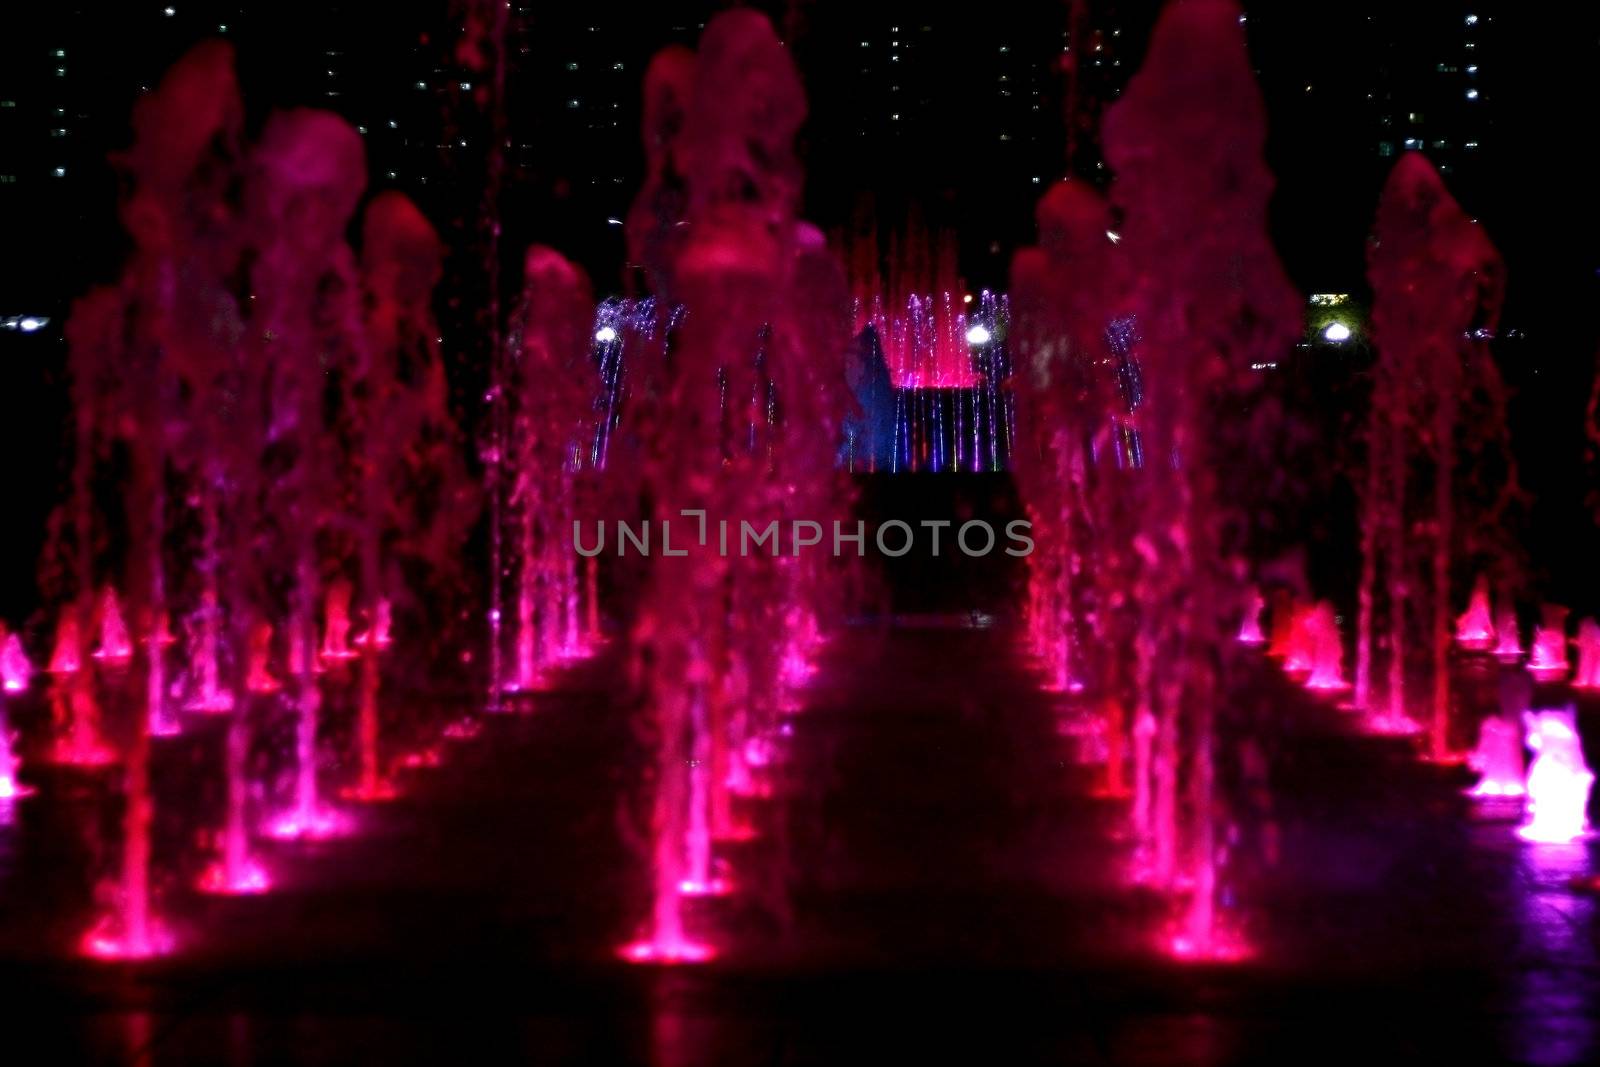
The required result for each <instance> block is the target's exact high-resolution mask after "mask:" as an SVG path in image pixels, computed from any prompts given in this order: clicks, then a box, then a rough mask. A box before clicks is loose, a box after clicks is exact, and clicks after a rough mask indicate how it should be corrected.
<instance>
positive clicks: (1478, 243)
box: [1355, 152, 1516, 760]
mask: <svg viewBox="0 0 1600 1067" xmlns="http://www.w3.org/2000/svg"><path fill="white" fill-rule="evenodd" d="M1370 249H1371V251H1370V254H1369V257H1368V266H1367V274H1368V278H1369V280H1370V282H1371V284H1372V290H1373V293H1374V299H1373V308H1372V335H1373V339H1374V341H1375V342H1376V345H1377V349H1378V355H1379V359H1378V365H1377V367H1376V368H1375V370H1374V385H1373V394H1372V403H1371V408H1370V412H1369V416H1368V428H1367V461H1366V466H1367V469H1366V481H1365V486H1364V489H1363V493H1362V518H1361V552H1362V570H1361V584H1360V590H1359V603H1360V609H1361V610H1360V617H1359V620H1358V635H1357V648H1358V652H1357V659H1358V663H1357V668H1358V669H1357V683H1358V684H1357V690H1356V694H1355V700H1356V704H1357V706H1359V707H1361V708H1363V709H1365V710H1367V711H1368V712H1376V711H1378V709H1377V708H1376V706H1375V700H1374V697H1373V694H1372V686H1371V682H1370V677H1371V670H1370V665H1371V663H1372V661H1373V650H1374V644H1375V642H1376V641H1377V636H1376V629H1377V617H1378V612H1379V608H1380V606H1381V605H1380V601H1379V594H1380V589H1379V585H1378V577H1379V570H1380V564H1381V565H1382V568H1383V569H1384V579H1385V584H1384V586H1383V588H1382V590H1381V593H1382V596H1383V599H1384V600H1386V601H1387V607H1388V615H1387V627H1386V634H1385V636H1386V641H1385V642H1384V643H1385V644H1386V645H1387V648H1388V653H1389V656H1388V659H1389V662H1388V682H1387V687H1386V688H1387V690H1388V692H1387V694H1386V695H1387V711H1386V712H1384V713H1381V714H1379V715H1376V716H1375V717H1374V718H1375V719H1380V720H1383V721H1387V722H1390V723H1395V724H1398V723H1401V722H1403V721H1404V720H1406V719H1407V718H1409V716H1408V714H1407V711H1408V702H1407V696H1406V681H1407V659H1408V656H1409V655H1410V650H1411V648H1412V647H1413V642H1415V643H1416V645H1417V646H1419V647H1420V649H1421V650H1422V651H1423V652H1425V654H1426V657H1427V663H1428V671H1427V680H1428V683H1429V685H1428V689H1429V693H1428V707H1429V710H1430V714H1429V716H1428V720H1427V721H1428V731H1429V750H1430V755H1431V756H1432V758H1434V759H1436V760H1443V759H1445V758H1446V757H1447V756H1448V754H1449V737H1450V713H1451V699H1450V664H1449V651H1450V645H1451V638H1452V637H1453V636H1454V634H1453V630H1454V626H1453V623H1454V619H1453V616H1452V614H1451V603H1452V601H1453V599H1454V596H1455V593H1454V590H1453V588H1452V585H1451V575H1452V573H1453V571H1454V570H1455V563H1456V562H1457V557H1458V555H1459V554H1460V553H1461V552H1462V548H1461V546H1462V545H1463V544H1467V545H1481V546H1486V547H1487V548H1489V549H1491V550H1492V549H1494V548H1496V547H1498V546H1503V545H1505V543H1506V536H1505V534H1504V532H1503V528H1504V526H1505V511H1506V509H1507V507H1508V506H1509V505H1510V503H1511V502H1512V501H1513V500H1514V499H1515V498H1516V473H1515V471H1516V468H1515V464H1514V463H1513V462H1512V461H1511V458H1510V454H1509V447H1508V443H1507V430H1506V421H1505V410H1506V393H1505V387H1504V385H1503V383H1502V382H1501V380H1500V375H1499V371H1498V369H1497V368H1496V366H1495V364H1494V360H1493V359H1492V358H1491V357H1490V355H1489V352H1488V348H1487V344H1486V340H1487V338H1488V337H1489V336H1490V335H1491V334H1492V332H1493V330H1494V326H1495V322H1496V319H1497V318H1498V315H1499V310H1500V303H1501V296H1502V293H1503V289H1504V270H1503V268H1502V265H1501V262H1500V257H1499V254H1498V253H1497V252H1496V251H1495V249H1494V246H1493V245H1492V244H1491V243H1490V242H1489V239H1488V237H1487V236H1486V235H1485V234H1484V232H1483V229H1482V228H1481V227H1480V226H1478V224H1477V223H1476V222H1475V221H1474V220H1473V219H1471V218H1469V217H1468V216H1467V214H1466V213H1465V212H1464V211H1462V210H1461V208H1460V206H1459V205H1458V204H1457V203H1456V202H1455V200H1454V199H1453V198H1452V197H1451V196H1450V193H1449V191H1448V190H1447V189H1446V188H1445V186H1444V182H1443V181H1442V180H1441V179H1440V178H1439V175H1438V173H1437V172H1436V171H1435V170H1434V168H1433V167H1432V165H1431V164H1429V163H1428V161H1427V160H1426V159H1425V158H1424V157H1423V156H1422V155H1421V154H1419V153H1416V152H1408V153H1406V154H1404V155H1403V156H1401V158H1400V159H1399V161H1398V162H1397V163H1396V164H1395V166H1394V169H1393V170H1392V171H1391V172H1390V174H1389V178H1388V180H1387V182H1386V183H1385V185H1384V190H1383V194H1382V196H1381V198H1380V200H1379V203H1378V215H1377V220H1376V222H1375V224H1374V227H1373V239H1372V243H1371V245H1370ZM1458 484H1460V485H1463V486H1466V487H1469V488H1471V490H1472V493H1471V494H1467V493H1463V492H1458V490H1457V487H1458ZM1430 490H1431V491H1430ZM1430 497H1431V499H1429V498H1430ZM1480 501H1487V503H1486V504H1484V503H1480ZM1469 505H1470V506H1469ZM1418 528H1425V529H1427V530H1428V531H1429V537H1428V538H1427V539H1426V540H1419V539H1417V538H1415V537H1414V536H1413V533H1414V531H1415V530H1416V529H1418ZM1424 548H1426V549H1427V550H1428V551H1427V555H1423V554H1422V553H1423V549H1424ZM1510 557H1511V551H1510V549H1509V548H1507V549H1506V550H1505V551H1501V552H1497V553H1496V555H1495V557H1494V558H1495V559H1496V560H1502V561H1503V560H1505V559H1509V558H1510ZM1419 577H1420V580H1419Z"/></svg>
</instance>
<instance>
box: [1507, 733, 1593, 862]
mask: <svg viewBox="0 0 1600 1067" xmlns="http://www.w3.org/2000/svg"><path fill="white" fill-rule="evenodd" d="M1523 721H1524V723H1525V724H1526V726H1527V742H1528V747H1529V748H1530V749H1532V750H1533V752H1534V757H1533V763H1532V764H1531V765H1530V766H1529V767H1528V780H1527V783H1526V789H1527V821H1526V822H1524V823H1523V825H1522V826H1521V827H1520V828H1519V829H1518V830H1517V836H1519V837H1521V838H1522V839H1523V840H1524V841H1528V842H1531V843H1534V844H1550V845H1563V844H1569V843H1571V842H1573V841H1577V840H1580V839H1581V838H1583V837H1584V836H1585V835H1586V834H1587V833H1588V829H1589V816H1588V809H1589V790H1590V788H1591V787H1592V786H1593V785H1594V774H1593V773H1592V772H1591V771H1590V770H1589V765H1588V764H1587V763H1586V762H1585V761H1584V758H1583V745H1582V742H1581V741H1580V739H1579V737H1578V723H1577V712H1576V711H1575V710H1574V709H1573V708H1571V707H1567V708H1564V709H1561V710H1539V711H1530V712H1526V713H1525V714H1524V715H1523Z"/></svg>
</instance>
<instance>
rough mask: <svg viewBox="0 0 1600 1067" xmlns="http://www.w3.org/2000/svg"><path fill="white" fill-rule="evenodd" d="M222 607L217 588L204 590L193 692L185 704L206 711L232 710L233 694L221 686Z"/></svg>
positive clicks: (218, 713)
mask: <svg viewBox="0 0 1600 1067" xmlns="http://www.w3.org/2000/svg"><path fill="white" fill-rule="evenodd" d="M221 614H222V607H221V605H220V604H219V603H218V602H217V594H216V591H215V590H214V589H207V590H206V591H205V592H204V593H202V594H201V599H200V610H199V618H198V620H197V621H198V623H199V625H198V627H197V629H198V634H197V637H196V640H195V642H194V652H193V654H192V656H191V662H192V663H193V686H194V688H193V692H192V695H191V696H190V697H189V700H188V702H187V703H186V704H184V707H185V708H186V709H187V710H189V711H194V712H199V713H201V714H205V715H223V714H226V713H227V712H230V711H232V710H233V694H232V693H230V692H228V691H227V690H226V689H224V688H223V686H222V678H221V673H220V671H219V669H218V665H217V653H218V645H219V644H220V641H221V633H220V631H221V628H222V627H221V618H220V616H221Z"/></svg>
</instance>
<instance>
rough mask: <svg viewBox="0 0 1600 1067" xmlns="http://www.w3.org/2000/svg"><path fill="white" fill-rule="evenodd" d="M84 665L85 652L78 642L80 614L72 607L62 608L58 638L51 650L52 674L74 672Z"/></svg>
mask: <svg viewBox="0 0 1600 1067" xmlns="http://www.w3.org/2000/svg"><path fill="white" fill-rule="evenodd" d="M82 666H83V654H82V649H81V646H80V645H79V642H78V616H77V613H76V611H75V609H73V608H72V607H70V606H69V607H65V608H62V609H61V614H60V616H59V617H58V618H57V620H56V640H55V645H54V647H53V648H52V649H51V652H50V665H49V666H48V667H46V668H45V670H46V671H48V672H50V673H51V674H72V673H74V672H76V671H77V670H78V669H79V668H81V667H82Z"/></svg>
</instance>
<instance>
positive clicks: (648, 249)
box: [621, 10, 848, 963]
mask: <svg viewBox="0 0 1600 1067" xmlns="http://www.w3.org/2000/svg"><path fill="white" fill-rule="evenodd" d="M752 71H761V72H762V75H761V77H759V78H753V77H751V72H752ZM804 114H805V100H804V96H803V94H802V91H801V87H800V82H799V78H798V75H797V74H796V72H795V69H794V66H793V62H792V60H791V58H790V56H789V54H788V53H787V51H786V50H785V49H784V48H783V46H782V44H781V43H780V42H779V41H778V39H777V37H776V36H775V35H774V34H773V32H772V28H771V26H770V25H769V24H768V23H767V21H766V20H765V19H764V18H763V17H761V16H760V15H757V14H754V13H752V12H750V11H747V10H735V11H729V12H725V13H723V14H721V15H719V16H717V17H716V18H715V19H713V20H712V21H711V22H710V23H708V24H707V26H706V29H705V32H704V35H703V36H702V39H701V45H700V50H699V52H698V54H692V53H689V52H688V51H686V50H684V49H678V48H671V49H668V50H666V51H664V52H662V53H661V54H660V55H658V56H657V57H656V58H655V59H654V61H653V62H652V63H651V65H650V68H649V70H648V71H647V73H646V85H645V132H646V148H647V152H648V155H649V159H648V165H647V175H648V177H647V179H646V183H645V186H644V188H643V189H642V190H641V191H640V193H639V196H638V198H637V199H636V200H635V203H634V207H633V210H632V211H631V212H630V215H629V219H628V237H629V242H630V251H631V254H632V257H633V259H634V260H635V261H636V262H639V263H642V264H644V265H645V266H646V267H647V269H649V271H650V272H651V275H652V278H653V280H654V281H655V284H656V285H657V288H658V295H662V296H667V297H670V298H671V299H673V300H674V301H677V302H680V303H681V304H682V307H683V315H682V321H681V325H680V326H679V327H678V329H677V335H676V341H677V343H676V345H675V346H674V348H673V350H672V354H671V359H670V361H660V362H657V361H650V362H649V363H648V364H647V365H645V366H642V367H636V371H638V372H639V373H643V374H649V375H653V376H655V377H656V378H657V379H658V380H657V381H655V382H654V383H653V389H654V391H655V392H656V393H657V395H658V396H659V397H660V398H661V399H660V401H659V402H658V404H659V408H660V410H659V411H655V410H651V406H641V407H640V408H638V409H634V410H633V411H632V412H631V415H632V417H633V418H635V419H636V420H638V422H639V424H640V425H641V426H642V427H643V432H642V433H641V438H642V439H643V440H646V441H649V442H650V454H649V455H648V456H647V457H645V462H644V468H645V470H646V477H647V479H648V486H649V498H650V499H651V500H652V501H653V504H654V509H655V516H656V518H657V523H656V525H657V527H658V528H659V526H660V524H661V522H663V521H671V522H673V523H674V549H673V556H672V558H658V559H655V560H653V561H652V565H651V573H650V576H649V579H648V581H647V584H646V588H645V593H644V599H643V602H642V603H641V605H640V608H639V612H638V617H637V619H636V620H635V623H634V627H633V634H632V638H633V643H634V646H635V654H634V657H633V659H634V663H635V665H636V672H637V675H638V677H639V680H640V684H641V687H642V688H643V690H644V692H645V696H646V700H647V702H648V707H649V710H650V726H651V729H652V732H653V733H654V735H655V738H656V744H657V767H658V773H657V776H656V779H655V783H654V798H653V804H654V815H653V818H652V832H653V835H654V840H653V847H652V883H653V887H652V905H651V909H650V915H649V918H648V920H647V922H646V924H645V929H644V930H643V932H642V937H641V938H640V940H638V941H636V942H633V943H631V944H629V945H627V946H625V947H624V948H623V949H622V950H621V953H622V955H623V956H624V957H625V958H627V959H629V960H633V961H638V962H645V961H650V962H659V963H675V962H689V961H695V960H701V959H706V958H708V957H709V956H710V955H711V949H710V948H709V947H708V946H706V945H705V944H704V943H702V942H700V941H698V940H696V939H694V938H693V937H691V936H690V934H689V932H688V930H687V929H686V926H685V923H684V917H683V912H682V903H681V901H682V898H683V896H685V895H686V892H699V891H703V890H710V889H713V888H715V887H716V879H717V878H718V875H717V873H716V871H715V865H714V861H713V859H712V856H711V853H710V848H709V842H710V841H714V840H715V839H716V838H718V837H720V836H722V832H723V831H732V830H733V829H734V824H733V823H732V822H731V819H730V809H731V805H730V804H729V800H728V798H729V792H728V781H729V778H730V767H731V763H732V758H731V753H733V752H735V751H738V750H739V749H740V748H741V747H742V746H743V745H744V744H745V742H746V741H747V740H749V737H750V736H763V735H764V734H765V732H766V729H767V726H766V724H767V723H771V724H772V725H773V726H775V725H776V715H777V700H776V699H775V697H776V695H777V694H778V692H779V691H780V688H781V686H782V671H783V661H784V659H785V655H786V652H787V651H793V652H795V653H796V654H797V655H798V654H800V653H802V652H807V651H809V649H808V648H805V647H802V646H803V645H807V644H811V643H812V642H808V641H803V640H802V641H800V642H794V641H791V634H790V631H791V630H792V629H794V628H795V626H797V625H798V626H800V627H801V629H802V630H808V629H809V628H810V627H809V625H808V624H805V623H804V620H805V619H807V618H810V617H814V615H815V614H816V612H817V609H818V607H819V606H820V604H821V603H822V602H823V601H821V600H820V599H816V598H819V597H820V594H821V590H822V588H823V587H824V586H825V583H823V582H821V581H819V578H820V577H821V576H822V575H823V574H824V573H825V572H823V571H822V570H821V569H820V568H819V567H818V566H817V565H816V564H814V563H812V562H811V561H809V560H804V559H802V560H797V561H785V562H795V563H798V564H800V566H798V567H794V568H792V569H786V568H785V567H783V566H781V565H780V561H779V560H778V559H777V558H775V556H768V555H766V554H765V553H759V552H758V553H754V554H751V555H749V556H742V555H735V554H733V553H730V554H729V555H727V556H723V555H721V554H720V553H719V552H718V551H717V547H716V539H715V538H712V537H710V536H708V535H707V533H706V528H705V527H701V528H700V529H699V531H698V535H697V534H696V533H694V532H691V533H688V534H687V536H686V537H685V535H684V534H682V533H679V532H678V531H695V530H696V527H695V525H694V520H693V519H692V518H687V517H686V515H687V516H694V515H696V514H700V515H701V516H703V517H709V518H710V519H711V520H712V521H715V520H716V519H718V518H728V519H733V518H736V517H738V516H744V515H764V514H769V513H771V514H775V515H776V514H795V515H815V516H817V518H818V519H821V518H823V517H825V516H828V515H831V514H833V513H834V509H833V508H832V507H831V506H829V504H830V502H831V501H832V500H833V499H834V496H835V492H836V490H835V485H836V482H835V477H836V476H835V474H834V470H833V468H834V458H835V451H836V449H837V447H838V441H839V437H838V430H839V421H838V420H839V412H840V411H842V410H843V408H844V401H843V397H842V396H841V393H842V390H843V388H844V383H843V375H842V374H841V373H839V370H840V369H842V368H839V367H838V363H837V359H838V354H839V353H841V352H843V351H844V348H845V340H846V337H847V331H848V322H847V320H845V318H844V316H843V309H844V307H845V306H846V304H845V301H844V294H845V292H846V290H845V286H844V282H843V277H842V272H840V271H839V269H838V267H837V266H836V265H834V264H832V263H831V261H830V260H829V258H828V255H827V251H826V247H825V244H824V243H823V242H822V240H821V238H820V235H818V234H817V233H816V231H815V230H814V229H811V228H810V227H806V226H804V225H803V224H800V223H798V222H797V221H796V220H795V218H794V212H795V209H796V208H797V206H798V203H799V194H800V186H801V173H800V168H799V164H798V161H797V160H796V158H795V155H794V148H793V142H794V138H795V135H796V134H797V132H798V131H799V129H800V126H801V123H802V121H803V118H804ZM641 362H643V361H641ZM707 413H709V416H710V417H708V415H707ZM680 537H684V539H685V541H687V543H686V544H685V543H683V542H682V541H679V540H678V538H680ZM679 545H682V547H681V548H679V547H678V546H679ZM679 552H682V553H684V554H683V555H681V556H680V555H679V554H678V553H679ZM795 598H800V599H799V600H798V601H797V600H796V599H795ZM797 606H798V607H799V608H800V611H799V613H798V614H796V613H795V612H794V610H793V609H794V608H795V607H797ZM741 677H742V678H745V679H748V682H747V683H744V684H741V685H739V686H737V687H736V686H735V685H733V684H731V683H730V682H729V681H728V680H729V679H735V678H741ZM739 696H742V698H743V700H742V705H743V706H735V699H736V697H739Z"/></svg>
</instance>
